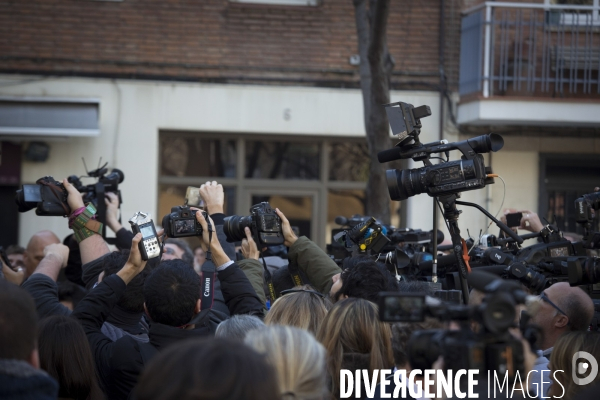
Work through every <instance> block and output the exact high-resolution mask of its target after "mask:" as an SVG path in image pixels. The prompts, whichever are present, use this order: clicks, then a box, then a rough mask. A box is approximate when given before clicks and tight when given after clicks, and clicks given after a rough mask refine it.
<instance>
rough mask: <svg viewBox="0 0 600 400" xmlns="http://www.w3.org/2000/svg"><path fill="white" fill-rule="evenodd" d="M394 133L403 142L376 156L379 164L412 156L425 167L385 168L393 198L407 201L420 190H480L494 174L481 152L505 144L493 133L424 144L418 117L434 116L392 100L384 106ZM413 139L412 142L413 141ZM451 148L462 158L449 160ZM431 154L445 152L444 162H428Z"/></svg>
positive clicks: (432, 192) (441, 192) (434, 193)
mask: <svg viewBox="0 0 600 400" xmlns="http://www.w3.org/2000/svg"><path fill="white" fill-rule="evenodd" d="M385 107H386V112H387V115H388V119H389V122H390V126H391V127H392V133H393V134H395V135H398V137H399V139H400V142H399V143H398V144H397V145H396V147H395V148H393V149H390V150H385V151H382V152H380V153H379V154H378V155H377V157H378V159H379V162H380V163H385V162H389V161H394V160H398V159H407V158H412V159H413V160H414V161H423V162H424V163H425V166H424V167H422V168H417V169H409V170H402V171H399V170H397V169H391V170H387V171H386V178H387V183H388V190H389V192H390V197H391V198H392V200H406V199H407V198H409V197H412V196H414V195H417V194H420V193H427V194H428V195H429V196H431V197H435V196H438V197H439V196H445V195H449V194H453V193H460V192H464V191H467V190H474V189H481V188H483V187H485V185H486V184H490V183H493V179H492V178H490V177H488V174H490V173H491V171H490V169H489V168H486V166H485V164H484V160H483V156H482V155H481V153H489V152H490V151H494V152H496V151H498V150H500V149H501V148H502V147H503V146H504V140H503V139H502V136H500V135H497V134H494V133H491V134H489V135H482V136H478V137H475V138H472V139H467V140H463V141H462V142H456V143H448V142H447V141H445V140H442V141H438V142H433V143H428V144H422V143H421V142H420V141H419V133H420V128H421V122H420V119H419V117H421V118H422V117H423V116H429V115H431V111H429V113H424V112H422V110H423V107H426V109H427V110H428V109H429V107H427V106H421V107H418V108H414V107H413V106H412V104H407V103H402V102H398V103H392V104H388V105H386V106H385ZM411 141H414V143H413V144H410V142H411ZM450 150H459V151H460V152H461V153H462V159H461V160H458V161H449V152H450ZM432 153H445V154H446V160H445V162H443V163H441V164H438V165H433V164H431V162H430V161H429V158H430V155H431V154H432Z"/></svg>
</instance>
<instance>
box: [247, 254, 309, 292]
mask: <svg viewBox="0 0 600 400" xmlns="http://www.w3.org/2000/svg"><path fill="white" fill-rule="evenodd" d="M259 261H260V260H259ZM260 262H261V263H262V261H260ZM298 272H299V275H300V279H302V283H304V284H309V283H310V281H309V280H308V277H307V276H306V274H305V273H304V272H302V271H300V270H299V271H298ZM271 278H272V279H273V286H274V287H275V293H276V294H277V296H281V292H282V291H283V290H287V289H293V288H295V287H296V283H295V282H294V280H293V279H292V276H291V275H290V270H289V269H288V266H287V265H286V266H283V267H281V268H278V269H277V270H276V271H275V272H273V274H272V275H271ZM265 293H269V290H268V289H267V288H266V286H265Z"/></svg>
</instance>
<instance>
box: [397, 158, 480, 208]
mask: <svg viewBox="0 0 600 400" xmlns="http://www.w3.org/2000/svg"><path fill="white" fill-rule="evenodd" d="M385 176H386V179H387V184H388V190H389V192H390V197H391V199H392V200H406V199H407V198H409V197H412V196H414V195H417V194H421V193H427V194H428V195H429V196H431V197H436V196H445V195H449V194H453V193H460V192H464V191H467V190H475V189H481V188H484V187H485V185H486V177H487V172H486V167H485V163H484V160H483V156H482V155H481V154H476V155H475V157H474V158H473V159H471V160H467V159H465V158H464V157H463V159H462V160H457V161H449V162H445V163H441V164H437V165H427V166H424V167H421V168H416V169H405V170H397V169H390V170H387V171H386V172H385Z"/></svg>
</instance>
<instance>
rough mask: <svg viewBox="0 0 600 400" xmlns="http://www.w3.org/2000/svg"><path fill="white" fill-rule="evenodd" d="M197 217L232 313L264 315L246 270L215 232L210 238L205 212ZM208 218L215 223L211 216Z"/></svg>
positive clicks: (203, 241) (204, 241) (203, 245)
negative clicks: (227, 252) (226, 248)
mask: <svg viewBox="0 0 600 400" xmlns="http://www.w3.org/2000/svg"><path fill="white" fill-rule="evenodd" d="M196 219H197V220H198V222H199V223H200V225H202V238H201V241H202V247H203V248H204V250H205V251H207V250H208V249H209V246H210V252H211V257H212V262H213V263H214V265H215V266H216V267H217V273H218V276H219V280H220V281H221V292H222V293H223V298H224V299H225V304H227V307H228V308H229V312H230V313H231V315H234V314H251V315H259V316H260V315H262V313H263V305H262V303H261V301H260V299H259V298H258V296H257V294H256V292H255V291H254V289H253V287H252V285H251V284H250V281H249V280H248V278H247V277H246V275H245V274H244V272H242V270H241V269H240V267H239V266H238V265H237V264H235V263H234V262H233V261H231V260H230V258H229V257H228V256H227V254H225V251H223V248H222V247H221V244H220V243H219V239H218V238H217V236H216V235H215V234H214V232H213V234H212V237H211V238H210V240H209V232H208V224H207V221H206V219H205V218H204V214H203V213H200V212H198V213H196ZM208 219H209V221H210V223H211V224H213V221H212V220H211V219H210V217H208ZM213 226H214V224H213Z"/></svg>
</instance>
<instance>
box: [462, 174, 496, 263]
mask: <svg viewBox="0 0 600 400" xmlns="http://www.w3.org/2000/svg"><path fill="white" fill-rule="evenodd" d="M487 177H488V178H500V180H501V181H502V187H503V191H502V202H501V203H500V208H499V209H498V211H497V212H496V215H494V218H496V219H497V218H498V215H499V214H500V211H502V207H504V199H505V198H506V182H504V179H502V177H501V176H500V175H498V174H488V175H487ZM493 223H494V221H490V223H489V224H488V226H487V228H486V229H485V232H483V235H485V234H487V232H488V230H489V229H490V226H492V224H493ZM483 235H479V238H478V239H477V241H476V242H475V243H473V246H471V248H470V249H469V252H468V253H467V254H471V250H473V249H474V248H475V246H477V245H478V244H479V243H480V242H481V238H482V236H483Z"/></svg>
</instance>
